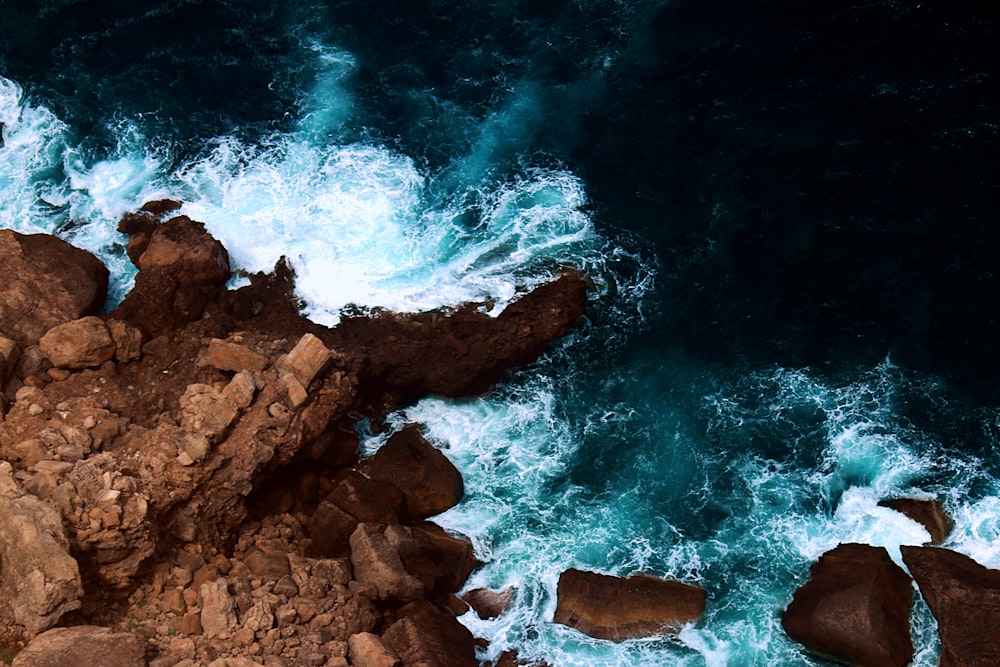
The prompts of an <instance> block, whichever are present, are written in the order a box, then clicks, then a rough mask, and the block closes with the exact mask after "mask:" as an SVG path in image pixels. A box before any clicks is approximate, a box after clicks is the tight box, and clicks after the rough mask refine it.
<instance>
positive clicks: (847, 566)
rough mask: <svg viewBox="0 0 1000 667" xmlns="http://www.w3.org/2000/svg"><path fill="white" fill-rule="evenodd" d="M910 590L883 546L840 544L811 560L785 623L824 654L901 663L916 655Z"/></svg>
mask: <svg viewBox="0 0 1000 667" xmlns="http://www.w3.org/2000/svg"><path fill="white" fill-rule="evenodd" d="M905 548H906V547H904V549H905ZM912 592H913V586H912V584H911V582H910V578H909V577H908V576H906V574H905V573H904V572H903V571H902V570H901V569H899V567H897V566H896V564H895V563H893V562H892V560H891V559H890V558H889V554H888V553H887V552H886V550H885V549H884V548H882V547H872V546H869V545H867V544H840V545H838V546H837V547H836V548H834V549H832V550H830V551H828V552H826V553H825V554H823V555H822V556H820V559H819V561H817V562H816V563H815V564H813V566H812V569H811V570H810V576H809V581H807V582H806V583H805V585H803V586H802V587H801V588H799V590H797V591H796V592H795V596H794V598H793V599H792V602H791V604H789V605H788V608H787V609H786V610H785V613H784V615H783V617H782V619H781V624H782V625H783V626H784V628H785V632H787V633H788V636H789V637H791V638H792V639H793V640H795V641H797V642H799V643H801V644H803V645H804V646H805V647H806V648H808V649H809V650H810V651H813V652H815V653H817V654H819V655H821V656H827V657H831V658H833V659H835V660H838V661H840V662H847V663H849V664H858V665H870V666H871V667H903V666H904V665H907V664H909V663H910V660H911V659H912V658H913V644H912V642H911V640H910V601H911V597H912Z"/></svg>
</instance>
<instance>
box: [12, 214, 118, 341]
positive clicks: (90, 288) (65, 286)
mask: <svg viewBox="0 0 1000 667" xmlns="http://www.w3.org/2000/svg"><path fill="white" fill-rule="evenodd" d="M0 266H2V267H3V273H4V278H3V280H4V284H3V286H2V287H0V335H2V336H5V337H6V338H10V339H11V340H13V341H14V342H15V343H17V345H18V346H19V347H20V348H21V349H24V348H26V347H29V346H31V345H34V344H36V343H37V342H38V339H39V338H41V337H42V334H44V333H45V332H46V331H48V330H49V329H51V328H52V327H54V326H57V325H59V324H63V323H64V322H69V321H71V320H75V319H78V318H80V317H82V316H84V315H92V314H95V313H97V312H99V311H100V309H101V306H103V305H104V300H105V298H106V297H107V292H108V270H107V268H105V266H104V265H103V264H101V262H100V261H99V260H98V259H97V258H96V257H94V256H93V255H91V254H90V253H88V252H86V251H85V250H80V249H79V248H75V247H73V246H71V245H70V244H68V243H66V242H65V241H62V240H60V239H58V238H56V237H54V236H49V235H48V234H31V235H24V234H18V233H17V232H14V231H11V230H9V229H0Z"/></svg>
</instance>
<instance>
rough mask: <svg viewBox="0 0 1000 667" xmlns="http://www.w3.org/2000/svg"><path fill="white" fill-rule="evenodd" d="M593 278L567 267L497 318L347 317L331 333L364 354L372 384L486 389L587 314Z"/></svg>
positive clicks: (395, 388)
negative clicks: (589, 283) (588, 279)
mask: <svg viewBox="0 0 1000 667" xmlns="http://www.w3.org/2000/svg"><path fill="white" fill-rule="evenodd" d="M585 301H586V283H585V281H584V278H583V276H581V275H580V274H579V273H577V272H575V271H567V272H565V273H564V274H563V275H561V276H560V277H559V278H558V279H556V280H554V281H552V282H551V283H547V284H545V285H542V286H541V287H538V288H536V289H535V290H534V291H532V292H531V293H529V294H527V295H525V296H524V297H522V298H521V299H520V300H518V301H516V302H514V303H512V304H511V305H509V306H508V307H507V308H506V309H505V310H504V311H503V312H502V313H501V314H500V315H499V316H497V317H490V316H489V315H487V314H485V313H481V312H479V311H478V310H477V309H476V307H475V306H467V307H463V308H460V309H458V310H456V311H455V312H452V313H449V314H447V315H441V314H439V313H422V314H416V315H395V314H383V315H380V316H376V317H357V318H345V319H344V320H342V321H341V323H340V325H339V326H338V327H337V328H336V329H335V330H334V331H332V332H331V333H330V335H329V336H327V337H326V338H327V339H328V340H327V343H328V344H330V345H332V347H333V348H334V349H337V350H342V351H343V350H358V349H362V350H364V352H365V355H364V356H365V369H364V373H365V376H366V379H367V380H368V382H369V383H371V384H370V386H371V387H373V388H374V387H377V386H379V385H381V386H382V387H383V391H385V392H388V393H395V394H403V395H426V394H439V395H442V396H451V397H461V396H472V395H475V394H479V393H482V392H483V391H485V390H486V389H488V388H489V387H490V386H492V385H493V384H495V383H496V382H498V381H499V380H501V379H503V377H504V376H505V375H506V373H507V372H508V371H509V370H510V369H511V368H513V367H514V366H517V365H520V364H525V363H528V362H530V361H534V360H535V359H537V358H538V357H539V355H541V354H542V353H543V352H544V351H545V350H546V349H547V348H548V346H549V344H550V343H551V342H552V341H553V340H555V339H557V338H560V337H562V336H565V335H566V334H567V333H569V332H570V330H571V329H572V328H573V327H574V326H575V325H576V322H577V320H578V319H579V318H580V316H581V315H582V314H583V310H584V302H585Z"/></svg>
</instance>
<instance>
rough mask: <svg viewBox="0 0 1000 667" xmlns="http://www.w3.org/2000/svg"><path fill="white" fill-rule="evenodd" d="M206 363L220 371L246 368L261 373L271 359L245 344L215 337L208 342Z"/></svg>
mask: <svg viewBox="0 0 1000 667" xmlns="http://www.w3.org/2000/svg"><path fill="white" fill-rule="evenodd" d="M205 363H207V364H209V365H210V366H214V367H215V368H218V369H219V370H220V371H244V370H246V371H254V372H258V373H259V372H261V371H263V370H264V369H265V368H267V366H268V364H269V363H270V360H269V359H268V358H267V357H265V356H264V355H263V354H260V353H258V352H254V351H253V350H251V349H250V348H248V347H246V346H245V345H240V344H239V343H230V342H229V341H225V340H219V339H218V338H213V339H212V340H211V342H209V344H208V352H207V353H206V355H205Z"/></svg>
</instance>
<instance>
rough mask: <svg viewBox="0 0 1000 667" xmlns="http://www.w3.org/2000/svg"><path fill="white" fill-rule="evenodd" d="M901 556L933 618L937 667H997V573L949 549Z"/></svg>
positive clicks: (912, 550)
mask: <svg viewBox="0 0 1000 667" xmlns="http://www.w3.org/2000/svg"><path fill="white" fill-rule="evenodd" d="M900 550H901V551H902V554H903V562H904V563H906V567H908V568H909V570H910V573H911V574H912V575H913V578H914V579H915V580H916V581H917V585H918V586H920V592H921V594H922V595H923V596H924V599H925V600H927V604H928V605H929V606H930V608H931V611H932V612H933V613H934V617H935V618H937V621H938V632H939V633H940V635H941V662H940V665H941V667H972V666H973V665H1000V570H990V569H987V568H985V567H983V566H982V565H980V564H979V563H977V562H975V561H974V560H972V559H971V558H969V557H968V556H964V555H962V554H960V553H957V552H954V551H950V550H948V549H941V548H937V547H910V546H903V547H901V548H900Z"/></svg>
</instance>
